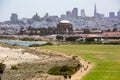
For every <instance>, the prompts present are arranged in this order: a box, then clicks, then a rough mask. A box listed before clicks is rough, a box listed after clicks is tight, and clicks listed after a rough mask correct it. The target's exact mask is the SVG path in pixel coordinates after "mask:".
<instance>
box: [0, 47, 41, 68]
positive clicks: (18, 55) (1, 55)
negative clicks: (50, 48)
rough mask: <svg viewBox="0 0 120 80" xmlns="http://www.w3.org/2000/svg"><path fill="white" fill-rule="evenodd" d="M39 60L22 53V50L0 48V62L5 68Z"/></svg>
mask: <svg viewBox="0 0 120 80" xmlns="http://www.w3.org/2000/svg"><path fill="white" fill-rule="evenodd" d="M39 59H41V58H40V57H39V56H36V55H33V54H31V53H28V52H24V50H23V49H11V48H5V47H0V62H3V63H4V64H6V65H7V66H8V65H13V64H18V63H21V62H31V61H34V60H39Z"/></svg>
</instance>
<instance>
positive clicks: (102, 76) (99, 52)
mask: <svg viewBox="0 0 120 80" xmlns="http://www.w3.org/2000/svg"><path fill="white" fill-rule="evenodd" d="M42 48H44V49H50V50H55V51H59V52H64V53H66V54H73V55H77V56H81V57H82V58H84V59H87V60H89V61H91V62H92V63H94V68H93V69H92V70H91V71H90V72H89V73H88V74H87V75H86V76H84V77H83V78H82V80H120V45H60V46H57V45H56V46H54V45H53V46H43V47H42Z"/></svg>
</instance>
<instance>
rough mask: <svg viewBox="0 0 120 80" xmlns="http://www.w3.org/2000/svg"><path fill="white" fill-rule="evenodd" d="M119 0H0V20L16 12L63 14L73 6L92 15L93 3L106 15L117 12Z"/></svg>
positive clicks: (7, 18)
mask: <svg viewBox="0 0 120 80" xmlns="http://www.w3.org/2000/svg"><path fill="white" fill-rule="evenodd" d="M119 3H120V1H119V0H91V1H90V0H34V1H33V0H0V12H1V13H0V17H1V18H0V21H5V20H9V19H10V18H9V17H10V15H11V13H17V14H18V15H19V18H23V17H27V18H31V17H32V16H33V15H34V14H35V13H36V12H37V13H38V14H39V15H40V16H44V15H45V13H49V14H50V15H58V16H60V15H61V14H65V12H66V11H69V10H72V9H73V8H75V7H76V8H78V9H79V14H78V15H80V10H81V9H85V12H86V15H87V16H93V15H94V5H95V4H96V6H97V12H99V13H103V14H105V16H108V14H109V12H110V11H114V12H117V11H118V10H119V9H120V5H119Z"/></svg>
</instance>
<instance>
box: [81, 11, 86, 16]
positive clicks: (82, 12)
mask: <svg viewBox="0 0 120 80" xmlns="http://www.w3.org/2000/svg"><path fill="white" fill-rule="evenodd" d="M81 17H86V15H85V10H84V9H82V10H81Z"/></svg>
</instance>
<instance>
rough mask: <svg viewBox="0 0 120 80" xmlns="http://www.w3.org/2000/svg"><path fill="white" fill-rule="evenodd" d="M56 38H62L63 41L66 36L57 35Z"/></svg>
mask: <svg viewBox="0 0 120 80" xmlns="http://www.w3.org/2000/svg"><path fill="white" fill-rule="evenodd" d="M56 39H57V40H59V41H61V40H62V41H63V39H64V37H63V36H60V35H57V36H56Z"/></svg>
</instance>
